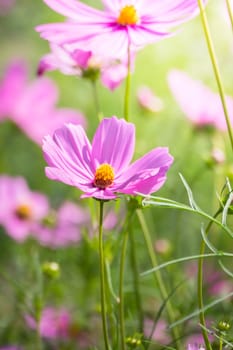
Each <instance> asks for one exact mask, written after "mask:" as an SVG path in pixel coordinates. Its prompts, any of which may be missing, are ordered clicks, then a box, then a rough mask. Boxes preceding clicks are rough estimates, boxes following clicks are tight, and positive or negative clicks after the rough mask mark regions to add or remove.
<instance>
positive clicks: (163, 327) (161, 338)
mask: <svg viewBox="0 0 233 350" xmlns="http://www.w3.org/2000/svg"><path fill="white" fill-rule="evenodd" d="M153 326H154V322H153V320H151V319H149V318H147V319H145V323H144V335H145V337H146V338H150V337H151V341H152V342H155V343H156V344H157V343H158V344H163V345H166V344H169V343H170V342H171V337H170V335H169V334H168V332H167V324H166V322H165V321H164V320H159V321H158V322H157V323H156V326H155V329H154V330H153Z"/></svg>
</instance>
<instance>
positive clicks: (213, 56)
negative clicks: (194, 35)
mask: <svg viewBox="0 0 233 350" xmlns="http://www.w3.org/2000/svg"><path fill="white" fill-rule="evenodd" d="M198 5H199V8H200V15H201V21H202V25H203V29H204V33H205V38H206V42H207V47H208V50H209V55H210V59H211V62H212V66H213V70H214V74H215V79H216V82H217V85H218V90H219V95H220V98H221V102H222V107H223V111H224V115H225V120H226V124H227V130H228V134H229V138H230V143H231V148H232V150H233V134H232V128H231V121H230V116H229V114H228V110H227V104H226V98H225V95H224V89H223V84H222V80H221V75H220V71H219V68H218V62H217V57H216V54H215V50H214V45H213V42H212V39H211V35H210V30H209V26H208V21H207V17H206V13H205V8H204V5H203V1H202V0H198Z"/></svg>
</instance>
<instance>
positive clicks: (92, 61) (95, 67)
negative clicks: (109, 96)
mask: <svg viewBox="0 0 233 350" xmlns="http://www.w3.org/2000/svg"><path fill="white" fill-rule="evenodd" d="M50 48H51V52H50V53H49V54H47V55H45V56H44V57H42V59H41V60H40V63H39V66H38V74H39V75H41V74H43V73H44V72H46V71H52V70H57V69H58V70H60V71H61V72H62V73H63V74H67V75H77V76H81V77H85V78H89V79H91V80H96V79H97V78H98V77H99V76H100V79H101V82H102V84H103V85H104V86H105V87H106V88H108V89H110V90H114V89H115V88H117V87H118V86H119V85H120V84H121V82H122V81H123V80H124V79H125V77H126V75H127V62H126V61H122V60H121V61H120V60H113V59H106V58H105V59H104V58H103V57H102V58H101V57H97V56H95V55H93V54H92V52H91V51H84V50H80V49H76V50H74V51H69V50H68V49H65V48H64V47H62V46H59V45H56V44H51V45H50ZM132 60H133V57H132ZM132 66H133V64H131V67H132Z"/></svg>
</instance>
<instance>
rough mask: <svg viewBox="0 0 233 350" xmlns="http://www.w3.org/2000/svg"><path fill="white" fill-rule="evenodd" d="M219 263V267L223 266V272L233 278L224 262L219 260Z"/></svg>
mask: <svg viewBox="0 0 233 350" xmlns="http://www.w3.org/2000/svg"><path fill="white" fill-rule="evenodd" d="M218 263H219V265H220V266H221V268H222V269H223V271H224V272H225V273H226V274H227V275H228V276H230V277H232V278H233V273H232V272H231V271H230V270H228V268H227V267H226V266H225V265H224V264H223V263H222V261H221V260H219V261H218Z"/></svg>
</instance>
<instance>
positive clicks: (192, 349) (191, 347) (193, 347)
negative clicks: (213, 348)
mask: <svg viewBox="0 0 233 350" xmlns="http://www.w3.org/2000/svg"><path fill="white" fill-rule="evenodd" d="M187 350H205V348H204V346H202V345H198V344H188V346H187Z"/></svg>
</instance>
